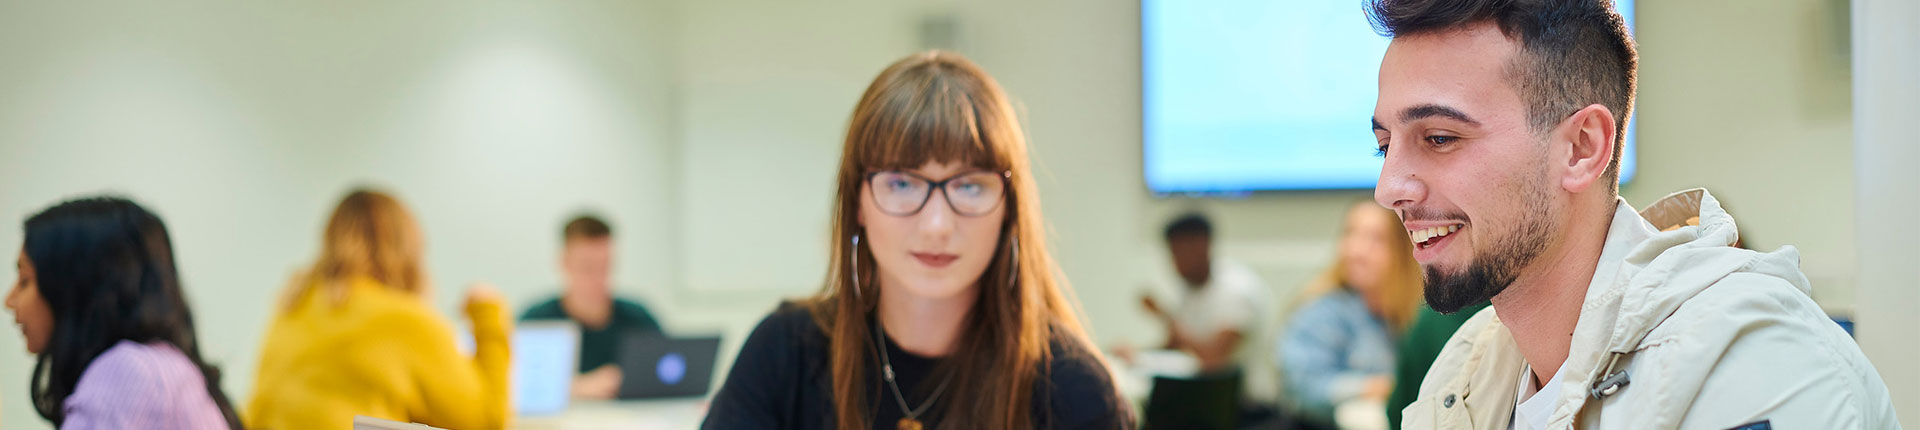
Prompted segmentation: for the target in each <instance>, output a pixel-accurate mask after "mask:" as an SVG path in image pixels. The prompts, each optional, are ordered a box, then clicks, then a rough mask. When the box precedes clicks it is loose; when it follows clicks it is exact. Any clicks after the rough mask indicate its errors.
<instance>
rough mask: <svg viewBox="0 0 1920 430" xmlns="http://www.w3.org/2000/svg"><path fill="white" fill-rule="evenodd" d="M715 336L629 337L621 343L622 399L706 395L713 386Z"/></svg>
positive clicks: (717, 339) (715, 350)
mask: <svg viewBox="0 0 1920 430" xmlns="http://www.w3.org/2000/svg"><path fill="white" fill-rule="evenodd" d="M719 350H720V338H719V337H718V336H703V337H667V336H660V335H634V336H628V337H626V338H625V339H623V340H622V341H621V343H620V354H619V357H620V358H619V360H620V374H621V378H620V393H619V397H620V398H621V399H623V400H624V399H657V398H674V397H699V396H705V395H707V390H708V389H709V388H711V387H712V385H713V364H714V363H713V362H714V359H715V354H717V353H719Z"/></svg>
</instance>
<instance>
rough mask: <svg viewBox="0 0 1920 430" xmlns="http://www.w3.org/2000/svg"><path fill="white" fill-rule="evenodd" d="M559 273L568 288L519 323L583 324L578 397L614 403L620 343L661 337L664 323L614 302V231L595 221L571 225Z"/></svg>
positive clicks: (585, 218) (582, 218) (589, 219)
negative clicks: (611, 280)
mask: <svg viewBox="0 0 1920 430" xmlns="http://www.w3.org/2000/svg"><path fill="white" fill-rule="evenodd" d="M561 241H562V242H563V245H562V250H561V253H560V271H561V273H562V274H563V275H564V276H565V277H566V284H567V285H566V288H564V289H562V290H561V294H560V295H559V296H558V297H554V298H551V299H548V300H546V301H543V302H540V304H537V305H533V307H532V308H528V309H527V311H526V312H525V313H522V314H520V320H521V321H540V320H573V322H575V323H578V324H580V368H579V372H580V375H579V376H578V377H576V378H574V381H573V395H574V397H580V398H588V399H611V398H613V396H614V395H615V394H617V393H618V392H619V390H620V378H621V375H620V367H619V365H618V364H619V360H618V357H617V354H618V351H619V350H620V340H621V339H623V338H625V337H626V336H628V335H629V334H633V333H639V334H655V335H657V334H661V330H660V323H659V322H658V321H655V320H654V319H653V314H652V313H650V312H647V307H646V306H642V305H640V304H639V303H636V302H633V301H629V300H626V299H621V298H617V297H614V296H613V287H612V286H611V285H610V284H609V282H608V278H609V275H610V274H611V273H612V271H613V267H612V264H613V229H612V228H611V227H608V226H607V223H606V222H605V221H601V220H600V219H599V218H596V217H594V216H592V215H581V216H578V217H575V218H574V219H573V220H572V221H569V222H567V226H566V228H564V229H562V231H561Z"/></svg>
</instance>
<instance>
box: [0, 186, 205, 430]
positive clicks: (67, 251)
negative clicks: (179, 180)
mask: <svg viewBox="0 0 1920 430" xmlns="http://www.w3.org/2000/svg"><path fill="white" fill-rule="evenodd" d="M24 242H26V243H25V244H23V245H22V246H21V252H20V259H19V263H18V265H17V266H16V268H17V269H18V274H19V275H18V278H17V279H16V280H15V281H14V284H13V288H12V289H11V290H9V291H8V293H7V302H6V305H7V310H9V311H12V313H13V316H14V322H15V323H17V324H19V325H20V330H21V332H22V333H23V334H24V335H25V336H26V340H27V352H28V353H32V354H35V355H37V359H36V360H35V362H34V366H33V375H34V379H33V381H34V382H33V384H32V386H31V387H29V389H30V391H31V393H32V395H33V405H34V409H35V410H36V411H38V412H39V413H40V416H41V417H42V418H46V419H47V421H48V422H51V423H53V425H54V426H55V427H59V428H62V429H128V428H150V429H224V428H233V429H238V428H240V418H239V416H238V415H236V414H235V413H234V409H233V405H232V403H231V402H229V401H228V400H227V395H226V393H224V392H222V391H221V389H220V370H219V369H216V368H214V367H213V366H212V365H210V364H207V362H206V361H205V360H203V359H202V358H201V356H200V346H199V341H198V339H197V336H196V335H195V331H194V327H193V311H192V310H191V309H189V306H187V300H186V296H185V295H184V294H182V293H181V284H180V276H179V270H178V268H176V267H175V266H174V264H173V261H174V256H173V241H172V238H171V237H170V236H168V235H167V227H166V226H165V225H164V224H162V223H161V222H160V218H159V217H157V216H154V215H153V214H152V213H150V212H147V211H146V209H145V208H141V207H140V205H138V204H134V203H133V202H131V201H127V200H125V199H120V198H112V197H94V198H86V199H80V200H72V201H68V202H65V203H61V204H59V205H57V206H54V207H52V208H48V209H46V210H44V211H41V212H40V213H38V214H35V215H34V216H32V217H30V218H27V223H26V240H25V241H24Z"/></svg>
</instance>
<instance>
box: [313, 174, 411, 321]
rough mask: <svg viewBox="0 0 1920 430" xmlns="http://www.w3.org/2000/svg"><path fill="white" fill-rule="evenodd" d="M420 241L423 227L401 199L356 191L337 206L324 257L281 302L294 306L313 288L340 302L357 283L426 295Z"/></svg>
mask: <svg viewBox="0 0 1920 430" xmlns="http://www.w3.org/2000/svg"><path fill="white" fill-rule="evenodd" d="M422 242H423V239H422V237H421V235H420V227H419V224H417V223H415V222H414V219H413V214H412V213H410V212H408V211H407V207H406V205H403V204H401V203H400V200H399V199H395V198H393V196H391V195H388V194H387V193H383V192H380V191H374V190H370V189H365V188H361V189H355V190H353V191H352V192H349V193H347V196H346V197H345V198H342V199H340V204H339V205H338V206H335V207H334V209H333V216H331V217H329V218H328V220H327V230H326V233H325V235H324V236H323V237H322V238H321V245H320V257H319V258H318V259H317V260H316V261H314V263H313V266H311V267H308V268H307V269H306V270H302V271H301V272H300V273H299V274H296V275H295V276H294V279H293V281H292V282H291V285H288V288H287V294H286V296H285V297H283V298H282V303H284V304H285V305H286V306H289V307H291V306H293V305H294V304H296V303H297V302H298V301H299V300H300V299H301V298H304V297H306V296H307V294H308V293H309V292H311V291H313V290H315V289H320V290H321V291H323V292H325V293H327V295H326V297H327V298H329V299H332V300H336V301H337V300H340V299H342V298H343V297H344V295H345V293H346V291H345V289H346V285H347V283H348V282H350V281H352V280H354V279H366V280H371V281H374V282H378V283H380V285H382V286H385V287H387V288H391V289H394V290H398V291H403V292H407V293H410V294H413V295H416V296H424V295H425V294H426V289H427V274H426V270H425V269H423V268H422V266H421V261H422V254H423V253H424V252H423V249H424V246H422Z"/></svg>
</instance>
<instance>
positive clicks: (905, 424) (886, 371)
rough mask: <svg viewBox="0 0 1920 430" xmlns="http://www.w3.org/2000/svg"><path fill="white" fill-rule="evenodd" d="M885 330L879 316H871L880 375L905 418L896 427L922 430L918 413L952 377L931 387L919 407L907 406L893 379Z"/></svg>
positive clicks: (945, 388)
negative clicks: (877, 350)
mask: <svg viewBox="0 0 1920 430" xmlns="http://www.w3.org/2000/svg"><path fill="white" fill-rule="evenodd" d="M885 330H886V329H884V328H881V327H880V317H879V316H878V315H875V316H874V318H873V333H874V334H875V335H877V336H876V337H877V338H878V339H877V340H878V341H879V344H878V345H874V346H877V347H879V348H878V349H879V350H880V376H881V377H882V379H886V380H887V387H890V388H893V399H894V400H895V401H897V402H899V404H900V412H901V413H903V414H905V415H906V417H905V418H901V419H900V422H899V423H898V428H899V429H900V430H922V429H923V428H925V427H926V426H925V423H922V422H920V414H922V413H926V412H927V409H928V408H931V407H933V401H934V400H936V399H939V398H940V394H941V393H945V392H946V391H947V383H948V382H952V381H953V378H952V377H948V378H943V379H941V380H940V385H938V386H935V387H933V394H932V395H929V396H927V401H926V402H924V403H921V404H920V407H918V408H915V407H910V406H908V405H907V395H906V394H905V393H902V392H900V383H899V382H896V381H894V380H893V361H892V360H889V359H888V358H887V343H886V342H887V339H886V336H887V333H886V331H885Z"/></svg>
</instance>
